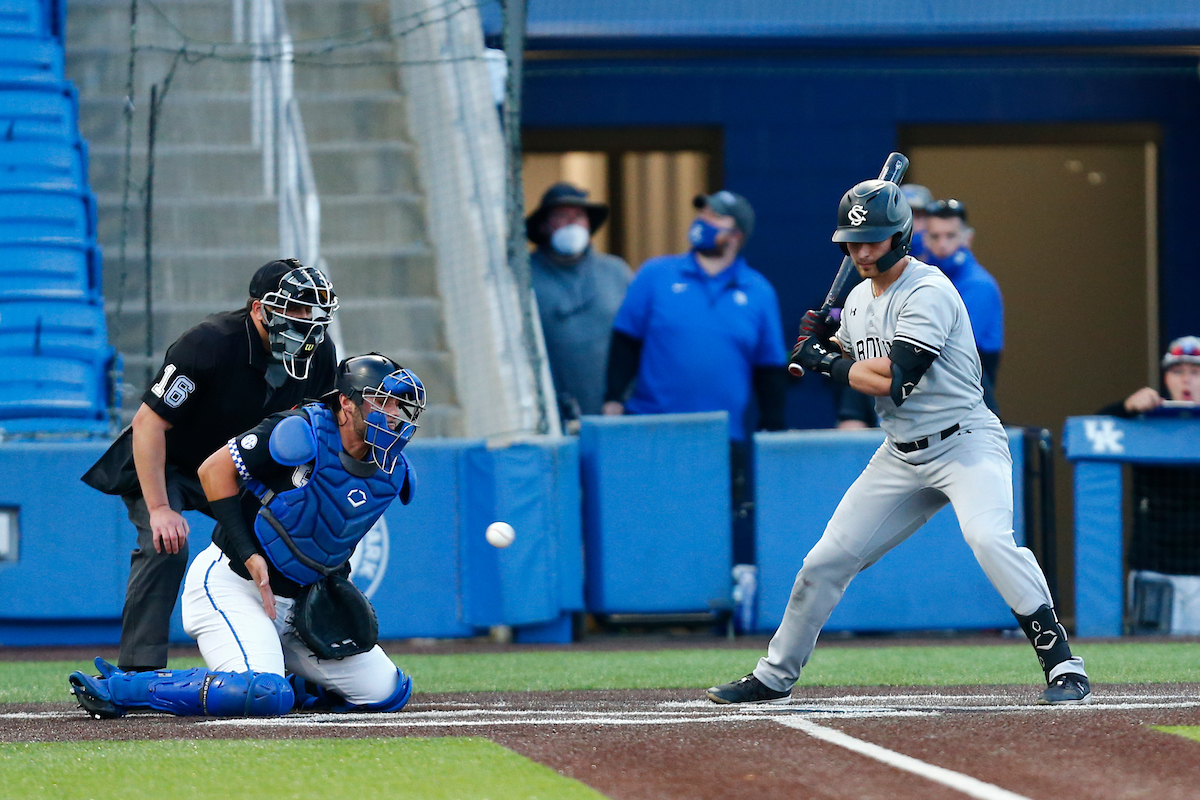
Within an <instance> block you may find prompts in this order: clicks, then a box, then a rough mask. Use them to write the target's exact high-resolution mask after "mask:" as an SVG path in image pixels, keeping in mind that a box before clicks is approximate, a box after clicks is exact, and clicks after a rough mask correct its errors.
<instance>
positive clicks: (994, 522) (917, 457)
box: [754, 414, 1086, 691]
mask: <svg viewBox="0 0 1200 800" xmlns="http://www.w3.org/2000/svg"><path fill="white" fill-rule="evenodd" d="M947 502H949V503H951V505H953V507H954V513H955V514H956V515H957V516H958V524H959V527H960V528H962V532H963V538H964V539H966V542H967V544H968V545H969V546H970V547H971V550H972V552H974V554H975V558H976V560H977V561H978V562H979V566H981V567H982V568H983V571H984V573H985V574H986V575H987V577H988V580H990V581H991V582H992V585H993V586H995V587H996V590H997V591H998V592H1000V596H1001V597H1003V598H1004V602H1006V603H1008V605H1009V607H1010V608H1012V609H1013V610H1014V611H1016V612H1017V613H1018V614H1021V615H1028V614H1032V613H1033V612H1034V611H1036V610H1037V609H1038V608H1039V607H1040V606H1042V605H1047V606H1051V607H1053V606H1054V601H1053V600H1052V599H1051V597H1050V589H1049V588H1048V587H1047V585H1046V577H1045V575H1043V574H1042V569H1041V567H1040V566H1038V563H1037V559H1036V558H1034V556H1033V553H1032V552H1030V551H1029V550H1028V549H1027V548H1024V547H1017V544H1016V541H1015V540H1014V539H1013V527H1012V519H1013V491H1012V456H1011V455H1010V454H1009V451H1008V436H1007V434H1005V432H1004V428H1003V427H1001V425H1000V423H999V421H997V420H996V419H995V417H993V416H991V414H988V415H987V418H980V417H976V418H974V419H971V420H969V421H968V422H964V423H963V427H962V430H960V431H959V432H958V433H956V434H954V435H952V436H950V437H949V438H948V439H945V440H942V441H938V442H936V443H932V442H931V444H930V447H929V448H928V449H926V450H918V451H916V452H913V453H909V454H907V455H906V454H903V453H901V452H900V451H899V450H897V449H896V448H895V447H893V446H892V444H891V442H890V441H887V442H884V443H883V444H882V445H880V447H879V449H878V450H876V451H875V455H873V456H872V457H871V461H870V463H868V464H867V467H866V469H864V470H863V473H862V474H861V475H859V476H858V479H857V480H855V482H854V483H853V485H851V487H850V488H849V489H847V490H846V495H845V496H844V497H843V498H842V501H841V502H840V503H839V504H838V507H837V510H836V511H834V512H833V517H832V519H830V520H829V524H828V525H827V526H826V527H825V533H824V534H823V535H822V536H821V539H820V540H819V541H818V542H817V543H816V544H815V545H813V548H812V550H810V551H809V553H808V555H807V556H805V558H804V565H803V566H802V567H801V569H800V572H799V573H798V574H797V575H796V582H795V584H794V585H793V587H792V594H791V597H790V598H789V600H788V604H787V609H786V610H785V611H784V615H783V622H781V623H780V625H779V629H778V630H777V631H776V632H775V636H774V637H772V639H771V644H770V645H769V646H768V648H767V655H766V657H765V658H761V659H759V662H758V666H757V667H756V668H755V670H754V674H755V676H756V677H757V678H758V679H759V680H760V681H762V682H763V683H764V684H765V685H767V686H768V687H770V688H772V689H775V690H776V691H786V690H787V689H789V688H790V687H791V686H792V684H794V683H795V682H796V680H797V679H798V678H799V677H800V671H801V670H802V669H803V668H804V665H805V664H807V663H808V658H809V656H810V655H812V651H813V648H814V647H815V646H816V642H817V634H818V633H820V631H821V628H822V626H824V625H825V622H826V620H828V619H829V615H830V614H832V613H833V609H834V607H835V606H836V605H837V604H838V601H839V600H841V598H842V594H843V593H844V592H845V591H846V587H847V586H848V585H849V583H850V581H851V579H852V578H854V576H855V575H857V574H858V573H859V572H861V571H862V570H864V569H866V568H867V567H869V566H871V565H872V564H874V563H875V562H876V561H878V560H879V559H880V558H882V557H883V556H884V554H885V553H887V552H888V551H889V550H891V549H892V548H893V547H895V546H896V545H898V544H900V543H901V542H903V541H904V540H905V539H907V538H908V537H909V536H911V535H912V534H913V533H915V532H916V531H917V529H918V528H920V527H921V526H922V525H924V524H925V523H926V522H928V521H929V519H930V518H931V517H932V516H933V515H934V514H935V513H937V512H938V511H939V510H941V508H942V507H943V506H945V505H946V503H947ZM931 579H933V580H936V576H931ZM1067 672H1077V673H1080V674H1086V673H1084V670H1083V659H1081V658H1078V657H1075V658H1072V659H1070V660H1069V661H1064V662H1063V663H1062V664H1059V665H1058V666H1057V667H1055V669H1054V670H1053V671H1052V673H1051V675H1050V679H1051V680H1053V679H1054V678H1056V677H1058V676H1059V675H1061V674H1063V673H1067Z"/></svg>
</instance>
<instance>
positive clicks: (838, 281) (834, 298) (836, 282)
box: [788, 153, 908, 378]
mask: <svg viewBox="0 0 1200 800" xmlns="http://www.w3.org/2000/svg"><path fill="white" fill-rule="evenodd" d="M906 172H908V157H907V156H905V155H904V154H903V153H892V154H891V155H889V156H888V157H887V161H885V162H884V164H883V169H881V170H880V171H879V180H881V181H891V182H892V183H894V184H897V185H899V184H900V183H901V182H902V181H903V180H904V173H906ZM853 272H854V261H852V260H851V258H850V256H846V257H845V258H843V259H842V265H841V266H840V267H838V271H837V274H836V275H834V276H833V283H831V284H830V285H829V293H828V294H826V295H825V302H823V303H821V308H820V309H818V313H819V314H820V315H821V316H825V315H826V314H828V313H829V311H830V309H832V308H833V307H834V306H835V305H837V302H838V300H839V298H841V296H842V292H843V291H845V289H846V284H847V283H848V282H849V281H850V275H851V274H852V273H853ZM788 372H790V373H792V374H793V375H795V376H796V377H797V378H800V377H803V375H804V367H801V366H800V365H799V364H796V363H791V364H788Z"/></svg>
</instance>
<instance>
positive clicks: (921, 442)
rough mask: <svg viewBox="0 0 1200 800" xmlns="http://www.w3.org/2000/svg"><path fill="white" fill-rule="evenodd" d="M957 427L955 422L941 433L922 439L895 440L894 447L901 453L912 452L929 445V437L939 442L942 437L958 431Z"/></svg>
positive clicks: (945, 437) (947, 436) (947, 437)
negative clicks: (910, 440) (913, 440)
mask: <svg viewBox="0 0 1200 800" xmlns="http://www.w3.org/2000/svg"><path fill="white" fill-rule="evenodd" d="M958 428H959V426H958V424H957V423H955V424H954V425H951V426H950V427H949V428H946V430H944V431H942V432H941V433H935V434H934V435H933V436H926V437H925V438H924V439H917V440H916V441H915V442H896V449H897V450H899V451H900V452H901V453H912V452H914V451H916V450H924V449H925V448H927V447H929V440H930V439H933V440H934V441H937V442H940V441H942V440H943V439H949V438H950V437H951V436H953V435H954V434H955V433H957V432H958Z"/></svg>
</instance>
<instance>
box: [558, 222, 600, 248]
mask: <svg viewBox="0 0 1200 800" xmlns="http://www.w3.org/2000/svg"><path fill="white" fill-rule="evenodd" d="M591 238H592V235H591V234H590V233H588V229H587V228H585V227H583V226H582V225H578V224H575V225H564V226H562V227H561V228H559V229H558V230H556V231H555V232H554V233H552V234H550V246H551V247H553V248H554V252H556V253H558V254H559V255H562V256H577V255H579V254H580V253H582V252H583V251H584V250H586V249H587V246H588V241H589V240H590V239H591Z"/></svg>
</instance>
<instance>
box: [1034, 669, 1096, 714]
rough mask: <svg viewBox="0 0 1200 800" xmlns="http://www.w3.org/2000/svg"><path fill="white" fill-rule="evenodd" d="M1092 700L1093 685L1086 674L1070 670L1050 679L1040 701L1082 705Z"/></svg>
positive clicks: (1043, 703) (1046, 703) (1041, 702)
mask: <svg viewBox="0 0 1200 800" xmlns="http://www.w3.org/2000/svg"><path fill="white" fill-rule="evenodd" d="M1090 702H1092V687H1091V684H1089V683H1088V679H1087V676H1086V675H1080V674H1078V673H1076V672H1068V673H1066V674H1063V675H1059V676H1058V677H1057V678H1055V679H1054V680H1052V681H1050V685H1049V686H1047V687H1046V691H1044V692H1042V696H1041V697H1040V698H1038V703H1040V704H1042V705H1047V706H1081V705H1086V704H1087V703H1090Z"/></svg>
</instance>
